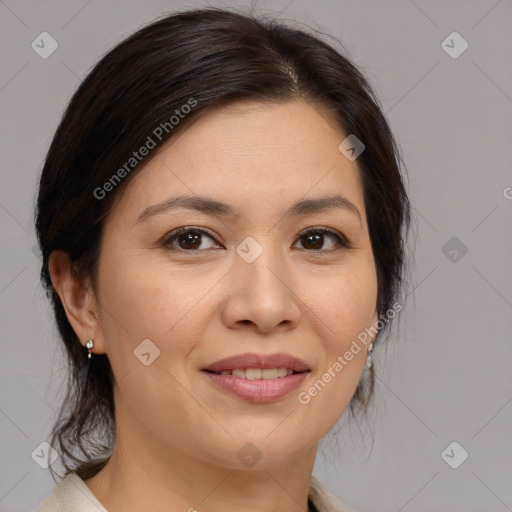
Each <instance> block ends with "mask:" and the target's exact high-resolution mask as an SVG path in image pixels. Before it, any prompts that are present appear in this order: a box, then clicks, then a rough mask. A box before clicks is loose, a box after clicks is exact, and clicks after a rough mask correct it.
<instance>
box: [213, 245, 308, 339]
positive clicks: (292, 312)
mask: <svg viewBox="0 0 512 512" xmlns="http://www.w3.org/2000/svg"><path fill="white" fill-rule="evenodd" d="M248 261H250V260H246V259H244V258H243V257H241V256H239V255H238V254H237V255H236V257H235V262H234V268H233V269H232V270H231V272H229V274H228V275H229V279H228V280H226V282H225V286H226V289H227V294H226V300H225V302H224V304H223V310H222V317H223V320H224V323H225V324H226V325H227V326H228V327H229V328H231V329H245V330H253V331H257V332H260V333H265V334H266V333H269V332H272V331H273V330H276V329H278V330H288V329H293V328H294V327H295V326H296V325H297V324H298V322H299V318H300V312H301V310H300V307H299V306H300V303H301V301H300V297H298V295H297V293H296V291H295V290H294V289H293V288H294V279H293V271H292V269H291V268H290V266H289V265H288V264H287V263H286V261H285V259H284V257H283V256H282V255H281V254H278V251H277V250H271V248H269V247H263V252H261V254H260V255H259V256H258V257H257V258H256V259H255V260H254V261H252V262H251V263H249V262H248Z"/></svg>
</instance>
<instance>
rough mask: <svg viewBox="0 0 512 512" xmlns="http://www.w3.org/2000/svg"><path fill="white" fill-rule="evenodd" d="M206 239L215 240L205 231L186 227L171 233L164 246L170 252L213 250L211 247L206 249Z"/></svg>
mask: <svg viewBox="0 0 512 512" xmlns="http://www.w3.org/2000/svg"><path fill="white" fill-rule="evenodd" d="M204 237H206V238H209V239H210V240H213V237H212V236H211V235H210V234H208V233H207V232H206V231H204V230H203V229H198V228H188V227H184V228H179V229H177V230H175V231H173V232H172V233H170V235H169V236H168V237H167V238H166V239H165V241H164V242H163V244H162V245H164V246H165V247H166V248H167V249H169V250H178V251H179V250H181V251H188V252H192V251H194V252H195V251H199V250H208V249H211V247H204V244H203V238H204Z"/></svg>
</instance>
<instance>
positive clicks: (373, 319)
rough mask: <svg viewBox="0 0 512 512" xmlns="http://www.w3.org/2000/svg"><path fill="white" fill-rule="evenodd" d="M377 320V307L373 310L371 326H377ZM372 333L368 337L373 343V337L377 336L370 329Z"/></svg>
mask: <svg viewBox="0 0 512 512" xmlns="http://www.w3.org/2000/svg"><path fill="white" fill-rule="evenodd" d="M378 320H379V313H378V311H377V308H375V312H374V313H373V318H372V323H371V326H372V327H375V328H377V321H378ZM371 332H372V335H371V337H370V343H375V339H376V338H377V334H374V333H373V330H372V331H371Z"/></svg>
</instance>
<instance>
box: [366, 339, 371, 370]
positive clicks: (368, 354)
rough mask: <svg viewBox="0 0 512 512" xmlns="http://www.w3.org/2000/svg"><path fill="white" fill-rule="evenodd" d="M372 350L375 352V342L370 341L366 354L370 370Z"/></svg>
mask: <svg viewBox="0 0 512 512" xmlns="http://www.w3.org/2000/svg"><path fill="white" fill-rule="evenodd" d="M372 352H373V343H370V344H369V345H368V353H367V355H366V368H368V370H369V369H370V368H371V366H372Z"/></svg>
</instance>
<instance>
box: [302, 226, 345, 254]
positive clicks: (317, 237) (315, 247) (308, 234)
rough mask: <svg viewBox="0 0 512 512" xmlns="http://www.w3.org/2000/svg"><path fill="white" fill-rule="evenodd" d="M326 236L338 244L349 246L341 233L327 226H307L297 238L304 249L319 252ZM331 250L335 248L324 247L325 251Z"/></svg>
mask: <svg viewBox="0 0 512 512" xmlns="http://www.w3.org/2000/svg"><path fill="white" fill-rule="evenodd" d="M326 237H327V238H331V240H334V241H335V243H337V244H338V246H341V247H343V248H350V244H349V242H348V241H347V239H346V238H345V237H344V236H343V235H341V234H340V233H338V232H336V231H334V230H332V229H328V228H309V229H307V230H306V231H304V232H303V233H302V234H301V236H300V238H299V240H300V241H301V243H302V245H303V248H304V249H306V250H311V251H314V252H319V251H321V249H322V248H323V246H324V243H325V238H326ZM338 248H339V247H338ZM333 250H336V248H334V249H324V251H326V252H329V251H333Z"/></svg>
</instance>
